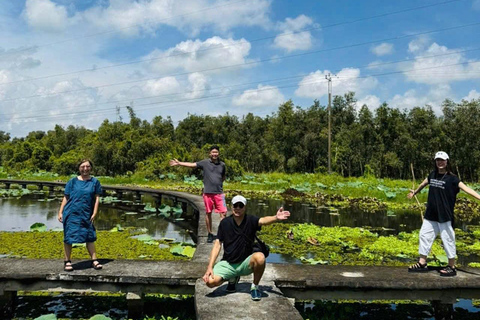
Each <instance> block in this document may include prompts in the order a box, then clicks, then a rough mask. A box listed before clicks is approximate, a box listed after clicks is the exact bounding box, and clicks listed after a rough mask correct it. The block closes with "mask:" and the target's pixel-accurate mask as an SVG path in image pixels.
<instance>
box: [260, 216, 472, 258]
mask: <svg viewBox="0 0 480 320" xmlns="http://www.w3.org/2000/svg"><path fill="white" fill-rule="evenodd" d="M456 232H457V233H458V234H460V237H459V239H457V252H458V254H459V255H470V254H475V255H477V256H480V250H479V249H480V245H478V243H479V242H478V241H474V242H473V243H472V238H473V235H472V233H468V232H463V231H461V230H458V229H457V230H456ZM418 236H419V235H418V231H414V232H401V233H399V234H398V235H396V236H393V235H391V236H379V235H378V234H376V233H373V232H371V231H369V230H366V229H363V228H349V227H319V226H316V225H313V224H289V223H279V224H274V225H269V226H265V227H263V228H262V231H261V232H260V237H261V238H262V239H263V240H264V241H265V242H266V243H267V244H268V245H270V248H271V251H272V252H273V253H280V254H286V255H290V256H293V257H295V258H297V259H299V260H300V261H302V262H303V263H309V264H331V265H336V264H344V265H385V266H407V265H409V264H411V263H412V262H414V261H415V260H416V259H417V257H418ZM464 239H466V240H468V242H467V243H465V242H464V241H465V240H464ZM445 263H446V257H445V253H444V250H443V249H442V247H441V242H440V239H437V240H436V241H435V242H434V245H433V248H432V251H431V255H430V256H429V264H431V265H442V264H443V265H444V264H445ZM471 265H472V266H479V267H480V264H479V265H475V264H471Z"/></svg>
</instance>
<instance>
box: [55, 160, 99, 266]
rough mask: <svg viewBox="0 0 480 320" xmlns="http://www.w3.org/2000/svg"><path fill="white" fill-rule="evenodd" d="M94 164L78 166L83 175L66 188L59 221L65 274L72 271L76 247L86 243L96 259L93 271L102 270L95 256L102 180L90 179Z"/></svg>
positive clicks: (93, 261) (89, 251) (71, 181)
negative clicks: (61, 231)
mask: <svg viewBox="0 0 480 320" xmlns="http://www.w3.org/2000/svg"><path fill="white" fill-rule="evenodd" d="M92 167H93V165H92V162H91V161H90V160H88V159H84V160H82V161H81V162H80V165H79V166H78V171H79V172H80V175H79V176H78V177H75V178H72V179H70V180H69V181H68V182H67V185H66V186H65V196H64V197H63V200H62V204H61V205H60V210H59V211H58V221H60V222H62V223H63V236H64V237H63V247H64V249H65V257H64V270H65V271H72V270H73V266H72V261H71V256H72V244H74V243H86V244H87V250H88V253H89V254H90V257H91V258H92V267H93V268H94V269H97V270H98V269H102V267H103V266H102V265H101V264H100V263H99V262H98V260H97V254H96V252H95V241H96V240H97V234H96V232H95V226H94V225H93V221H94V220H95V217H96V216H97V213H98V205H99V202H100V195H101V194H102V186H101V185H100V182H99V181H98V179H96V178H94V177H92V176H90V172H91V170H92Z"/></svg>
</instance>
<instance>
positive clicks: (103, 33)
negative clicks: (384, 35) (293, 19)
mask: <svg viewBox="0 0 480 320" xmlns="http://www.w3.org/2000/svg"><path fill="white" fill-rule="evenodd" d="M244 1H245V0H240V1H236V2H227V3H225V4H221V5H218V6H211V7H206V8H203V9H200V10H197V11H191V12H187V13H184V14H180V15H175V16H171V17H168V18H165V19H161V20H158V21H157V22H165V21H168V20H170V19H173V18H179V17H184V16H189V15H192V14H197V13H200V12H204V11H209V10H213V9H218V8H221V7H227V6H231V5H233V4H237V3H241V2H244ZM458 1H463V0H458ZM142 25H143V24H134V25H130V26H128V27H123V28H120V29H115V30H107V31H103V32H97V33H92V34H87V35H83V36H78V37H75V38H69V39H65V40H59V41H56V42H51V43H47V44H44V45H36V46H33V47H34V48H43V47H48V46H52V45H57V44H62V43H66V42H71V41H77V40H79V39H86V38H92V37H96V36H99V35H105V34H111V33H117V32H120V31H122V30H127V29H131V28H136V27H141V26H142ZM26 50H31V47H30V48H26V49H20V50H15V51H10V52H8V54H12V53H19V52H23V51H26ZM4 54H7V52H5V53H0V56H2V55H4Z"/></svg>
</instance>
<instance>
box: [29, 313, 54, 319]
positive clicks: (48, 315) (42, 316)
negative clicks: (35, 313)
mask: <svg viewBox="0 0 480 320" xmlns="http://www.w3.org/2000/svg"><path fill="white" fill-rule="evenodd" d="M34 320H57V316H56V315H55V313H50V314H44V315H41V316H40V317H37V318H35V319H34Z"/></svg>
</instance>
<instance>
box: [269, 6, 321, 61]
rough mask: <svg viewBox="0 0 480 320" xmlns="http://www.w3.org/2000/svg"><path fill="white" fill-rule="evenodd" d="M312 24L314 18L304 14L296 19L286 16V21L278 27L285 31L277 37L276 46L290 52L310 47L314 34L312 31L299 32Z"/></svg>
mask: <svg viewBox="0 0 480 320" xmlns="http://www.w3.org/2000/svg"><path fill="white" fill-rule="evenodd" d="M310 25H313V20H312V19H311V18H309V17H307V16H305V15H303V14H302V15H300V16H298V17H297V18H295V19H291V18H286V19H285V22H283V23H280V24H279V27H278V28H279V29H280V30H282V31H283V32H282V33H281V34H279V35H277V36H276V37H275V40H274V41H273V43H274V47H277V48H281V49H285V50H287V51H288V52H291V51H295V50H308V49H310V48H311V46H312V34H311V33H310V31H304V32H299V31H301V30H302V29H304V28H306V27H308V26H310Z"/></svg>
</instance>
